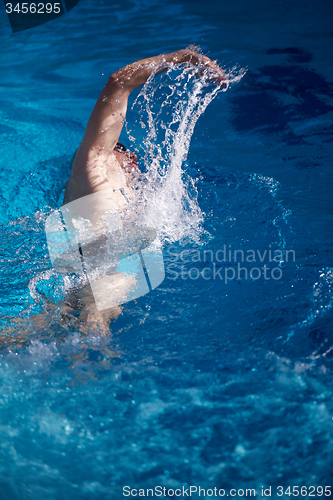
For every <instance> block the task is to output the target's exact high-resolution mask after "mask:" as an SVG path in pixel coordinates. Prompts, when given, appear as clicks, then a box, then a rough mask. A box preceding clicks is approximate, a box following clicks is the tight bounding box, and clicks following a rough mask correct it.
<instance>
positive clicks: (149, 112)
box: [126, 63, 245, 242]
mask: <svg viewBox="0 0 333 500" xmlns="http://www.w3.org/2000/svg"><path fill="white" fill-rule="evenodd" d="M244 73H245V71H244V70H240V69H236V68H234V69H232V70H231V71H230V72H229V73H226V74H227V77H228V78H227V83H226V85H225V86H222V84H216V83H212V78H211V75H210V74H209V73H207V72H206V73H205V72H203V71H202V68H200V66H199V67H194V66H193V65H191V64H190V63H187V64H185V65H184V66H183V67H181V68H179V67H175V66H174V65H173V64H170V65H169V67H168V69H167V71H166V72H165V73H163V74H162V75H159V76H156V72H155V73H153V74H152V75H151V77H150V78H149V80H148V81H147V82H146V84H145V85H144V87H143V88H142V90H141V92H140V93H139V95H138V97H137V98H136V99H135V102H134V104H133V106H132V112H134V114H136V116H137V119H136V120H135V121H134V123H133V124H131V125H129V124H128V123H127V126H126V129H127V133H128V139H129V140H130V141H131V142H132V149H133V150H135V151H136V152H137V153H138V155H139V157H140V159H141V162H143V164H144V167H145V171H146V174H145V176H144V182H143V186H144V187H143V189H142V192H141V197H140V206H141V207H144V210H142V219H143V224H145V225H147V226H152V227H154V228H155V229H156V230H157V231H158V233H159V236H160V238H161V240H162V241H169V242H171V241H177V240H180V239H182V238H184V237H188V238H190V239H192V240H193V241H196V242H198V241H200V235H201V234H202V231H203V230H202V222H203V217H204V214H203V213H202V211H201V209H200V207H199V205H198V202H197V189H196V185H195V179H192V178H191V177H190V176H189V175H187V173H186V170H185V168H184V162H185V161H186V158H187V155H188V151H189V147H190V142H191V138H192V135H193V131H194V127H195V125H196V123H197V121H198V119H199V117H200V116H201V115H202V114H203V113H204V111H205V109H206V108H207V106H208V105H209V104H210V103H211V102H212V100H213V99H214V98H215V97H216V96H217V95H218V94H219V93H220V92H222V91H223V92H225V91H226V90H227V89H228V88H229V87H230V85H231V84H233V83H236V82H238V81H239V80H240V79H241V78H242V76H243V75H244Z"/></svg>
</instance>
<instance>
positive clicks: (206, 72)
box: [184, 48, 228, 86]
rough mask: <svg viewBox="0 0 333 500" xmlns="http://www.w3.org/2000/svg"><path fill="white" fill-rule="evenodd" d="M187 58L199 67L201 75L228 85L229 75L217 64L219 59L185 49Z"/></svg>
mask: <svg viewBox="0 0 333 500" xmlns="http://www.w3.org/2000/svg"><path fill="white" fill-rule="evenodd" d="M184 52H185V53H186V55H187V60H188V61H189V62H190V63H191V64H193V65H194V66H197V67H198V73H199V75H200V76H201V77H206V78H207V79H208V80H209V81H210V82H211V83H215V84H218V85H222V86H226V85H227V83H226V82H227V80H228V77H227V75H226V74H225V73H224V71H223V70H222V69H221V68H220V66H219V65H218V64H217V61H212V60H211V59H209V57H207V56H204V55H203V54H200V53H198V52H195V51H194V50H191V48H189V49H185V51H184Z"/></svg>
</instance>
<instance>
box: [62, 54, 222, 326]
mask: <svg viewBox="0 0 333 500" xmlns="http://www.w3.org/2000/svg"><path fill="white" fill-rule="evenodd" d="M187 62H188V63H190V64H193V65H194V66H197V67H198V69H199V73H200V74H203V73H207V74H208V76H209V78H210V80H211V81H212V83H214V82H215V83H217V84H220V85H226V83H225V80H226V75H225V74H224V73H223V71H222V70H221V68H220V67H219V66H218V65H217V64H216V63H215V62H213V61H211V60H210V59H209V58H208V57H206V56H204V55H202V54H199V53H197V52H195V51H194V50H192V48H191V47H189V48H187V49H183V50H178V51H176V52H172V53H170V54H162V55H158V56H155V57H150V58H148V59H143V60H140V61H136V62H134V63H132V64H129V65H128V66H125V67H123V68H121V69H119V70H118V71H116V72H115V73H113V75H111V76H110V78H109V80H108V82H107V84H106V85H105V87H104V89H103V91H102V93H101V95H100V96H99V98H98V100H97V103H96V105H95V107H94V110H93V112H92V114H91V116H90V118H89V121H88V124H87V127H86V130H85V133H84V137H83V139H82V142H81V144H80V146H79V148H78V150H77V152H76V155H75V158H74V161H73V164H72V171H71V175H70V178H69V181H68V183H67V185H66V190H65V196H64V205H66V204H68V203H72V202H74V201H75V200H79V199H81V198H83V197H85V196H88V195H94V200H96V197H97V199H98V198H100V207H101V208H100V213H103V210H104V205H103V199H104V200H105V197H104V195H105V193H106V192H111V191H112V193H111V194H112V202H114V203H115V205H114V206H116V210H115V211H116V212H121V211H122V210H124V208H125V207H126V205H127V203H128V201H129V200H131V197H133V193H134V191H133V189H132V187H133V186H132V184H133V182H134V181H135V178H136V177H137V176H138V175H139V173H140V170H139V166H138V163H137V156H136V154H135V153H132V152H130V151H129V150H127V149H126V147H125V146H124V145H123V144H121V143H120V142H119V136H120V133H121V130H122V127H123V124H124V121H125V117H126V111H127V102H128V97H129V95H130V93H131V92H132V91H133V90H135V89H136V88H138V87H140V86H142V85H144V84H145V83H146V81H147V80H148V78H149V77H150V76H151V75H152V73H154V72H155V73H156V74H158V73H161V72H163V71H165V70H166V69H168V68H169V67H170V65H173V64H174V65H177V64H182V63H187ZM110 190H111V191H110ZM103 192H104V193H103ZM98 194H99V195H100V196H98ZM87 200H88V199H87ZM87 202H88V201H87ZM84 203H86V201H85V202H84ZM94 203H95V202H94ZM76 297H77V298H79V302H80V307H81V309H82V318H84V319H85V321H87V322H91V321H92V322H94V323H99V324H102V323H103V324H104V327H105V329H106V330H107V329H108V326H109V321H110V319H111V318H112V317H116V316H117V315H118V314H119V311H120V308H119V306H118V307H117V308H113V309H111V310H110V309H109V310H106V311H100V312H98V311H97V309H96V306H95V303H94V300H93V297H92V292H91V288H90V286H89V285H88V286H85V287H84V289H81V290H80V291H79V292H76ZM68 303H69V302H68Z"/></svg>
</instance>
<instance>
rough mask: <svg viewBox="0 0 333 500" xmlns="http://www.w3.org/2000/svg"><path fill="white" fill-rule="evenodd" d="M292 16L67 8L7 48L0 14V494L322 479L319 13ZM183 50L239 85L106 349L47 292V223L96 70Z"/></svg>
mask: <svg viewBox="0 0 333 500" xmlns="http://www.w3.org/2000/svg"><path fill="white" fill-rule="evenodd" d="M301 4H302V5H301V8H300V5H296V3H295V4H292V5H290V3H287V2H284V1H279V2H275V3H274V4H272V3H271V4H269V3H268V2H260V1H259V0H257V1H256V2H251V3H250V4H249V3H247V2H245V1H241V0H237V1H236V2H232V3H226V2H223V3H222V2H217V1H212V0H211V1H210V2H208V3H206V4H205V5H203V4H202V3H201V2H198V1H192V2H188V1H186V0H183V1H174V2H168V3H165V4H161V3H160V2H157V1H152V0H149V1H146V2H141V1H139V0H136V1H125V2H123V3H122V4H121V5H120V4H118V5H109V4H107V3H106V2H103V1H102V0H99V1H95V2H92V1H91V0H81V1H80V3H79V4H78V5H77V7H75V9H73V10H72V11H71V12H70V13H68V14H67V15H66V16H64V17H62V18H59V19H57V20H55V21H53V22H51V23H49V24H45V25H43V26H40V27H38V28H34V29H31V30H27V31H24V32H20V33H16V34H11V32H10V28H9V24H8V21H7V19H6V18H5V13H4V11H3V14H2V16H1V17H0V19H1V33H2V35H1V38H2V46H3V47H4V49H3V51H2V56H1V110H2V111H1V125H0V127H1V136H2V159H1V192H0V205H1V212H0V213H1V231H2V238H1V262H0V273H1V287H2V293H1V327H2V330H3V332H4V333H3V334H5V335H6V338H7V341H6V343H5V342H3V345H2V349H1V354H0V355H1V358H0V363H1V366H0V370H1V381H2V385H1V390H0V394H1V398H0V404H1V417H0V421H1V422H0V432H1V440H0V442H1V446H0V454H1V482H0V491H1V498H3V499H7V498H8V499H9V498H15V499H16V498H17V499H21V500H22V499H24V500H25V499H29V500H30V499H33V500H37V499H42V498H45V497H48V498H51V499H60V498H61V499H67V498H71V499H89V500H90V499H98V500H100V499H112V500H113V499H118V498H123V497H124V495H123V489H122V488H123V487H124V486H129V487H130V488H136V489H139V488H142V489H144V490H145V489H147V488H154V487H155V486H159V485H160V486H162V487H166V488H167V489H169V490H170V492H169V494H167V495H168V496H171V495H172V490H173V491H175V490H176V489H177V488H182V487H183V486H184V487H185V488H186V487H188V488H189V487H190V486H191V485H192V486H197V487H199V486H201V488H203V489H205V490H206V491H205V495H204V494H203V493H202V494H201V498H209V497H210V493H209V492H208V490H210V489H214V487H216V488H217V489H224V490H225V491H226V492H227V493H228V492H230V490H231V489H233V488H234V489H236V490H238V489H243V490H246V489H252V488H255V490H256V495H257V496H261V488H262V487H264V488H268V487H270V486H271V487H272V497H273V498H278V496H279V495H278V493H279V492H280V490H278V487H279V486H282V487H283V488H284V489H286V488H287V487H288V486H291V489H292V487H293V486H294V485H299V486H302V485H304V486H307V487H308V488H309V487H310V486H311V485H313V486H315V487H317V486H323V487H325V486H328V485H331V483H332V466H333V454H332V434H333V420H332V418H333V401H332V397H333V394H332V356H333V348H332V346H333V344H332V327H331V320H332V267H333V266H332V254H331V248H332V233H331V222H332V210H331V208H332V201H331V199H332V195H331V192H332V187H331V181H332V168H331V165H332V161H331V158H332V140H331V139H332V117H333V102H332V97H333V88H332V63H331V61H332V53H331V52H332V48H331V47H332V36H331V35H330V28H331V19H332V7H331V6H330V5H329V3H328V2H326V1H320V2H316V4H314V3H312V2H309V1H303V2H301ZM189 43H195V44H198V45H200V46H201V48H202V50H203V51H204V52H205V53H208V54H209V55H210V57H212V58H213V59H214V58H218V60H219V61H220V63H221V64H222V65H223V67H225V68H226V69H227V70H232V71H233V74H237V75H241V74H242V71H243V70H247V71H246V74H245V75H244V76H243V78H241V79H240V81H239V82H238V83H235V84H234V85H232V86H231V87H230V88H229V89H228V90H227V91H226V92H220V93H218V95H217V96H216V97H215V99H214V100H212V102H211V103H210V104H209V106H208V107H207V109H206V111H205V112H204V113H203V114H202V115H201V116H200V117H199V119H198V122H197V125H196V127H195V129H194V133H193V136H192V141H191V146H190V149H189V154H188V157H187V160H186V162H185V163H184V164H183V166H182V170H181V180H182V182H183V186H184V187H185V188H184V189H185V191H183V192H182V196H183V195H184V196H183V198H182V200H181V205H179V193H178V192H177V191H175V186H173V188H174V189H173V191H172V190H171V191H168V192H167V193H166V194H168V195H170V193H174V197H172V196H165V198H164V199H163V202H164V203H166V205H165V208H166V210H169V213H168V217H167V218H166V219H165V221H164V222H165V224H164V225H163V224H161V225H160V226H159V229H160V231H161V232H162V233H163V241H164V246H163V253H164V264H165V270H166V278H165V280H164V282H163V283H162V284H161V285H160V286H159V287H158V288H157V289H156V290H154V291H152V292H151V293H149V294H147V295H145V296H143V297H140V298H139V299H137V300H136V301H133V302H131V303H128V304H125V305H124V308H123V312H122V315H121V316H119V318H118V319H116V320H115V321H113V322H112V323H111V325H110V336H107V337H103V336H101V335H100V334H99V332H98V329H96V330H93V331H85V330H84V329H83V328H82V327H81V326H80V325H79V326H78V323H77V322H76V321H75V319H74V320H73V319H69V320H68V321H67V322H66V321H65V320H64V319H63V318H61V317H59V314H58V312H57V308H56V306H54V307H53V308H52V305H51V304H50V302H49V301H48V300H47V299H46V297H48V296H49V297H51V296H52V299H54V298H57V297H59V298H60V297H61V295H62V293H63V288H62V282H61V280H59V278H58V277H57V276H55V275H54V274H52V273H50V272H49V271H50V269H51V264H50V260H49V256H48V252H47V246H46V237H45V231H44V222H45V220H46V217H47V215H48V214H49V213H50V211H51V210H52V209H55V208H56V207H58V206H60V204H61V201H62V193H63V189H64V186H65V183H66V181H67V178H68V175H69V170H70V162H71V158H72V156H73V153H74V151H75V149H76V148H77V146H78V144H79V142H80V140H81V138H82V134H83V131H84V126H85V123H86V120H87V119H88V116H89V114H90V112H91V109H92V107H93V105H94V103H95V101H96V99H97V97H98V95H99V93H100V90H101V88H102V87H103V85H104V83H105V80H106V78H107V75H108V74H111V73H112V72H113V71H115V70H116V69H117V68H119V67H121V66H123V65H125V64H127V63H129V62H132V61H134V60H136V59H139V58H142V57H147V56H150V55H155V54H157V53H160V52H164V51H171V50H176V49H178V48H181V47H185V46H187V45H188V44H189ZM235 67H236V69H232V68H235ZM163 78H167V77H166V76H165V77H163ZM163 78H162V77H161V80H160V82H161V85H162V84H163V85H166V87H164V88H168V87H167V85H168V83H165V82H166V80H163ZM163 82H164V83H163ZM155 88H156V87H154V89H155ZM156 92H157V94H156V98H157V97H158V95H159V94H158V89H157V90H156ZM207 92H209V90H208V89H204V90H203V94H202V95H203V96H204V95H207ZM175 99H176V98H175ZM175 103H176V101H175V100H174V101H172V102H171V108H170V112H172V110H173V108H174V106H175ZM166 111H167V109H166ZM136 120H137V122H136ZM141 120H145V115H144V114H143V115H142V118H141ZM139 122H140V99H139V100H138V103H137V104H136V105H135V107H134V109H133V110H132V111H131V112H129V114H128V124H127V132H126V131H124V133H123V135H122V140H123V142H124V143H130V139H129V136H131V134H132V133H134V132H135V134H136V136H137V138H138V141H139V139H140V134H142V135H141V137H142V139H143V138H144V137H145V132H144V129H142V128H141V127H140V123H139ZM132 130H133V131H134V132H131V131H132ZM139 142H140V141H139ZM171 144H172V143H171ZM166 146H168V144H167V145H166ZM141 154H143V153H142V152H141ZM165 168H166V169H167V168H168V165H167V166H166V167H165ZM177 169H178V170H177V173H178V174H179V172H180V170H179V169H180V165H177ZM191 179H193V181H194V183H193V182H192V181H191ZM177 196H178V197H177ZM179 207H181V210H180V209H179ZM177 210H178V211H177ZM158 220H159V221H161V220H162V216H160V217H159V219H158ZM274 258H275V260H274ZM264 266H266V268H265V267H264ZM55 302H56V301H55ZM44 309H46V311H44ZM36 314H39V320H38V322H36V321H34V320H32V319H31V318H32V316H34V315H36ZM8 343H9V345H8ZM227 493H226V495H227ZM317 493H318V492H317V491H316V495H317ZM146 496H147V495H146ZM183 496H184V497H186V495H185V494H184V495H183ZM192 496H193V498H196V497H198V494H197V493H196V494H194V493H193V495H192ZM236 496H237V498H238V497H239V496H244V495H242V492H241V491H240V492H237V495H236ZM317 496H318V495H317ZM323 496H325V495H323ZM326 496H327V495H326Z"/></svg>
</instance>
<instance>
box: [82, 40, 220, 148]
mask: <svg viewBox="0 0 333 500" xmlns="http://www.w3.org/2000/svg"><path fill="white" fill-rule="evenodd" d="M184 62H190V63H192V64H194V65H195V66H198V65H199V64H200V65H201V66H202V67H203V68H202V70H203V71H204V70H205V68H207V70H208V71H210V72H211V74H212V78H213V79H214V78H215V79H216V80H218V81H219V82H222V81H223V80H225V79H226V77H225V75H224V73H223V71H222V70H221V68H219V66H218V65H217V64H216V63H214V62H213V61H211V60H210V59H209V58H208V57H206V56H203V55H201V54H198V53H196V52H195V51H193V50H191V49H183V50H178V51H176V52H171V53H170V54H162V55H158V56H155V57H149V58H147V59H142V60H140V61H136V62H134V63H132V64H129V65H127V66H125V67H123V68H121V69H119V70H118V71H116V72H115V73H113V75H111V76H110V78H109V81H108V82H107V84H106V85H105V87H104V89H103V91H102V93H101V95H100V96H99V99H98V101H97V103H96V105H95V108H94V110H93V112H92V114H91V117H90V119H89V122H88V125H87V128H86V131H85V134H84V138H83V141H82V143H81V146H80V149H81V153H84V154H86V155H87V154H88V155H89V153H92V154H93V155H95V154H96V153H97V152H99V151H100V150H101V149H104V151H105V150H106V149H107V150H110V151H112V150H113V148H114V147H115V145H116V143H117V141H118V139H119V136H120V133H121V130H122V126H123V123H124V121H125V117H126V110H127V100H128V96H129V94H130V93H131V92H132V90H134V89H136V88H138V87H140V86H141V85H144V84H145V83H146V81H147V80H148V78H149V77H150V75H151V74H152V73H153V72H154V71H156V73H161V72H162V71H165V70H166V69H167V68H168V67H169V65H170V63H171V64H181V63H184Z"/></svg>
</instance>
